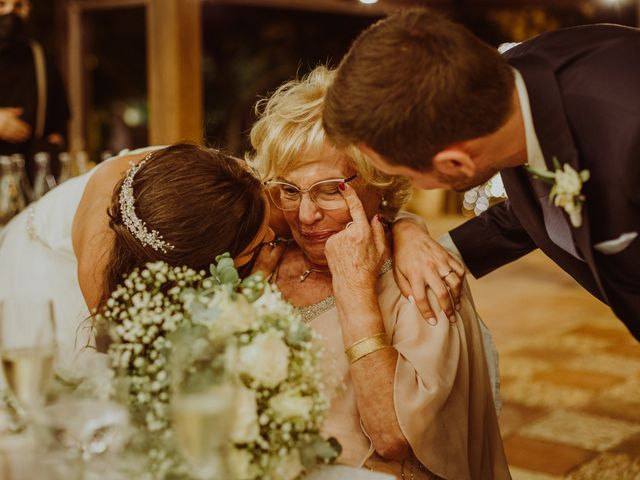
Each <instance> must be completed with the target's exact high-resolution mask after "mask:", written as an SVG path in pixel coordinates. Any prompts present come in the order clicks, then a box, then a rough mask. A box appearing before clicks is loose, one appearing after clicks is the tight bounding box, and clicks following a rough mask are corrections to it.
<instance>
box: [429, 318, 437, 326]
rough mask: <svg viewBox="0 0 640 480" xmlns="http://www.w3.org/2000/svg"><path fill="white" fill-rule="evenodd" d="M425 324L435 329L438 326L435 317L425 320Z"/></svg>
mask: <svg viewBox="0 0 640 480" xmlns="http://www.w3.org/2000/svg"><path fill="white" fill-rule="evenodd" d="M427 323H428V324H429V325H431V326H432V327H435V326H436V325H437V324H438V320H437V319H436V318H435V317H429V318H427Z"/></svg>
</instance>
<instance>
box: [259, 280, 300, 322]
mask: <svg viewBox="0 0 640 480" xmlns="http://www.w3.org/2000/svg"><path fill="white" fill-rule="evenodd" d="M253 306H254V307H255V309H256V310H257V311H258V312H259V313H260V315H262V316H267V315H271V314H275V315H286V314H288V313H289V312H290V309H291V307H290V305H289V304H288V303H287V302H285V301H284V300H282V295H281V294H280V292H277V291H276V292H274V291H273V290H272V289H271V286H270V285H269V284H267V286H266V287H265V290H264V293H263V294H262V295H261V296H260V298H258V299H257V300H256V301H255V302H253Z"/></svg>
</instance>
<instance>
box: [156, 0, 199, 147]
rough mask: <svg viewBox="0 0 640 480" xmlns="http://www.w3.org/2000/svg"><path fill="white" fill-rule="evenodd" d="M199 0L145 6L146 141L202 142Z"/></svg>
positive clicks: (164, 1) (159, 0)
mask: <svg viewBox="0 0 640 480" xmlns="http://www.w3.org/2000/svg"><path fill="white" fill-rule="evenodd" d="M201 1H202V0H153V1H151V2H149V3H148V5H147V52H148V62H149V63H148V69H147V72H148V85H149V140H150V143H151V144H152V145H164V144H167V143H171V142H176V141H182V140H190V141H194V142H201V141H202V130H203V109H204V104H203V97H202V60H201V58H202V34H201V32H202V27H201Z"/></svg>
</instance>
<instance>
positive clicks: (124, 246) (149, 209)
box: [98, 144, 265, 311]
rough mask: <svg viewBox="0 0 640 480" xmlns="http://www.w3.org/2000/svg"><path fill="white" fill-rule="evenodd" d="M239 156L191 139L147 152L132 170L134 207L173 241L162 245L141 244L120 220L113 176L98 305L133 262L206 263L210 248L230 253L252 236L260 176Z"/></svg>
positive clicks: (258, 215) (259, 210)
mask: <svg viewBox="0 0 640 480" xmlns="http://www.w3.org/2000/svg"><path fill="white" fill-rule="evenodd" d="M240 162H242V160H238V159H236V158H233V157H230V156H229V155H226V154H224V153H222V152H220V151H218V150H215V149H211V148H206V147H201V146H197V145H190V144H176V145H172V146H170V147H166V148H163V149H160V150H157V151H155V152H154V153H153V154H152V155H151V156H150V157H149V158H148V160H147V161H146V162H145V164H144V165H143V166H142V167H141V168H140V170H139V171H138V172H137V173H136V174H135V177H134V178H133V192H134V198H135V212H136V214H137V216H138V217H139V218H140V219H141V220H142V221H144V222H145V224H146V226H147V229H148V230H149V231H151V230H157V231H158V232H159V233H160V234H161V235H162V237H163V240H164V241H165V242H167V243H169V244H171V245H173V246H174V248H172V249H167V251H166V252H162V251H156V250H154V249H153V248H152V247H151V246H144V245H143V244H142V243H141V242H140V241H139V240H138V239H137V238H136V237H135V236H134V235H133V234H132V233H131V231H130V230H129V229H128V228H127V226H126V225H125V224H124V223H123V220H122V214H121V210H120V201H119V195H120V189H121V186H122V182H123V180H124V179H123V180H121V181H120V182H118V184H117V185H116V186H115V188H114V191H113V196H112V198H111V205H110V207H109V210H108V215H109V218H110V221H109V226H110V227H111V229H112V230H113V232H114V233H115V235H114V245H113V249H112V250H111V254H110V261H109V264H108V267H107V271H106V273H105V278H104V289H103V294H102V296H101V300H100V302H99V304H98V311H100V310H101V309H102V308H103V307H104V305H105V303H106V301H107V300H108V299H109V296H110V295H111V292H112V291H113V290H114V289H115V288H116V287H117V286H118V284H119V283H121V282H122V277H123V275H126V274H127V273H129V272H131V271H132V270H133V269H134V268H135V267H142V266H143V265H145V264H146V263H148V262H153V261H158V260H162V261H165V262H167V263H168V264H170V265H176V266H182V265H186V266H188V267H191V268H193V269H195V270H207V271H208V269H209V264H211V263H212V262H213V261H214V259H215V257H216V255H220V254H221V253H224V252H229V253H230V254H231V256H232V257H235V256H237V255H238V254H239V253H241V252H242V251H243V250H244V249H245V248H246V247H247V246H248V245H249V244H250V243H251V241H252V240H253V239H254V237H255V236H256V234H257V233H258V230H259V229H260V226H261V224H262V220H263V217H264V214H265V211H264V210H265V205H264V197H263V194H262V192H261V184H260V181H259V180H258V179H257V178H256V177H255V176H254V175H253V174H252V173H251V172H250V171H249V170H248V169H247V168H245V167H244V166H243V165H242V164H241V163H240ZM247 268H248V266H246V267H245V270H246V269H247ZM240 273H241V275H242V274H243V273H245V272H243V271H242V269H241V272H240Z"/></svg>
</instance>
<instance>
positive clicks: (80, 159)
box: [76, 150, 89, 175]
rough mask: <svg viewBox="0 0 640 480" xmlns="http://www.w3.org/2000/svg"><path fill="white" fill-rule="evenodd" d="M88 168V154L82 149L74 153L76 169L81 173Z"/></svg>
mask: <svg viewBox="0 0 640 480" xmlns="http://www.w3.org/2000/svg"><path fill="white" fill-rule="evenodd" d="M88 170H89V154H88V153H87V152H85V151H84V150H82V151H80V152H78V153H76V171H77V172H78V175H82V174H83V173H85V172H86V171H88Z"/></svg>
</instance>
